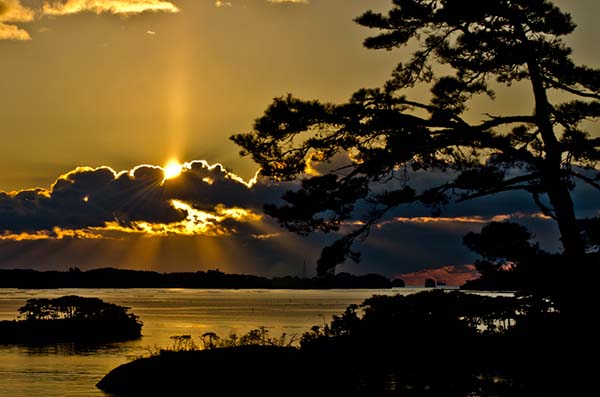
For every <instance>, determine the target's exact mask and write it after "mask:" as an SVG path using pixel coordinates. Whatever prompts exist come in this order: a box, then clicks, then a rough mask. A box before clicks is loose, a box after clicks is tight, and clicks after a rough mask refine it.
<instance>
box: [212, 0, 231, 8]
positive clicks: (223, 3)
mask: <svg viewBox="0 0 600 397" xmlns="http://www.w3.org/2000/svg"><path fill="white" fill-rule="evenodd" d="M215 7H218V8H220V7H233V4H232V3H231V1H221V0H217V1H215Z"/></svg>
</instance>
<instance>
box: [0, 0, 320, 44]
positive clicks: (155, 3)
mask: <svg viewBox="0 0 600 397" xmlns="http://www.w3.org/2000/svg"><path fill="white" fill-rule="evenodd" d="M265 1H266V2H267V3H270V4H273V5H290V4H291V5H307V4H309V3H310V2H309V0H265ZM213 4H214V6H215V7H217V8H228V7H232V6H233V2H231V1H214V3H213ZM147 12H154V13H167V14H176V13H179V12H181V9H180V8H179V7H178V6H177V5H176V4H175V3H174V2H172V1H165V0H45V1H44V2H43V3H42V4H41V5H39V6H37V7H35V8H34V6H33V5H24V4H23V3H22V0H0V40H14V41H28V40H31V35H30V34H29V31H27V30H25V29H23V28H21V27H19V26H17V25H15V23H16V24H21V23H29V22H33V21H35V20H38V19H40V18H42V17H44V16H50V17H59V16H63V15H74V14H81V13H94V14H113V15H120V16H125V17H127V16H131V15H136V14H143V13H147ZM147 33H148V34H154V32H152V31H148V32H147Z"/></svg>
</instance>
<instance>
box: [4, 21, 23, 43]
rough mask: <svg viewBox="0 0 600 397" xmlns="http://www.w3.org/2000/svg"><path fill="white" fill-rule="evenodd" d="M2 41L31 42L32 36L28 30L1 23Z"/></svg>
mask: <svg viewBox="0 0 600 397" xmlns="http://www.w3.org/2000/svg"><path fill="white" fill-rule="evenodd" d="M0 40H18V41H26V40H31V36H30V35H29V33H27V31H26V30H23V29H20V28H19V27H17V26H15V25H8V24H5V23H2V22H0Z"/></svg>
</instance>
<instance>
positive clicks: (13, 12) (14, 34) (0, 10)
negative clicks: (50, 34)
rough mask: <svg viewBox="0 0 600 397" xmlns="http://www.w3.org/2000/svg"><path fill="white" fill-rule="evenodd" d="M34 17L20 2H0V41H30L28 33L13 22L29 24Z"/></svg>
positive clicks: (16, 0) (31, 11)
mask: <svg viewBox="0 0 600 397" xmlns="http://www.w3.org/2000/svg"><path fill="white" fill-rule="evenodd" d="M34 16H35V13H34V12H33V10H32V9H30V8H28V7H25V6H24V5H23V4H21V1H20V0H0V40H19V41H23V40H31V36H30V35H29V33H28V32H27V31H26V30H24V29H21V28H19V27H18V26H16V25H14V24H13V22H17V23H18V22H31V21H32V20H33V19H34Z"/></svg>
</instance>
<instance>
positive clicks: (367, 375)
mask: <svg viewBox="0 0 600 397" xmlns="http://www.w3.org/2000/svg"><path fill="white" fill-rule="evenodd" d="M563 328H564V327H563V326H562V324H561V320H560V315H559V313H558V312H557V311H556V310H555V308H554V307H553V305H552V304H551V303H550V302H549V301H535V300H533V298H513V297H497V298H492V297H486V296H480V295H474V294H467V293H463V292H457V291H442V290H434V291H428V292H423V293H419V294H414V295H407V296H375V297H372V298H370V299H367V300H366V301H365V302H364V303H363V304H362V305H360V306H358V305H351V306H349V307H348V308H347V310H346V311H345V313H343V314H342V315H340V316H334V319H333V321H332V322H331V323H330V324H327V325H326V326H323V327H319V326H315V327H313V328H312V329H311V330H309V331H308V332H306V333H305V334H304V335H303V336H302V338H301V341H300V342H301V343H300V346H299V347H290V346H289V345H286V344H283V345H282V344H279V343H277V342H274V341H275V340H277V339H275V340H274V339H272V338H270V337H268V335H267V334H266V332H265V330H264V329H263V331H261V330H260V329H258V330H253V331H251V332H249V333H248V334H246V335H243V336H242V337H239V338H237V337H236V338H231V337H230V338H229V339H228V340H229V342H227V343H225V342H223V341H222V340H220V339H219V338H218V337H217V335H216V334H213V333H206V334H204V335H202V336H201V339H200V340H201V341H202V342H201V345H204V346H205V347H207V349H205V350H183V351H169V350H162V351H160V353H159V354H156V355H153V356H151V357H147V358H142V359H138V360H136V361H133V362H131V363H128V364H125V365H123V366H121V367H118V368H116V369H114V370H113V371H111V372H110V373H109V374H107V375H106V376H105V377H104V379H102V380H101V381H100V382H99V383H98V387H99V388H101V389H103V390H105V391H107V392H110V393H115V394H118V395H120V396H125V397H126V396H138V395H144V396H145V395H189V394H190V393H189V391H190V390H195V391H196V392H198V393H200V392H202V391H204V392H208V391H210V392H213V393H216V394H218V395H232V393H245V394H250V395H254V393H260V394H261V395H286V396H290V395H294V396H296V395H297V396H311V395H325V394H331V395H360V396H377V395H389V396H396V395H401V396H488V395H489V396H491V395H493V396H514V395H520V394H524V395H549V394H548V393H549V392H550V391H556V390H559V389H560V388H561V387H562V386H563V385H562V384H561V383H560V382H562V381H561V379H563V377H561V376H559V375H562V372H561V371H562V367H561V366H560V363H558V361H557V358H556V357H560V354H562V353H565V352H563V350H566V347H563V346H556V344H555V343H554V342H553V341H556V340H560V338H562V337H563ZM542 330H543V332H541V331H542ZM242 340H243V343H242ZM232 341H233V342H235V343H233V342H232ZM219 346H227V347H219ZM199 375H202V381H201V382H198V378H197V377H198V376H199ZM175 380H176V381H175Z"/></svg>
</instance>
